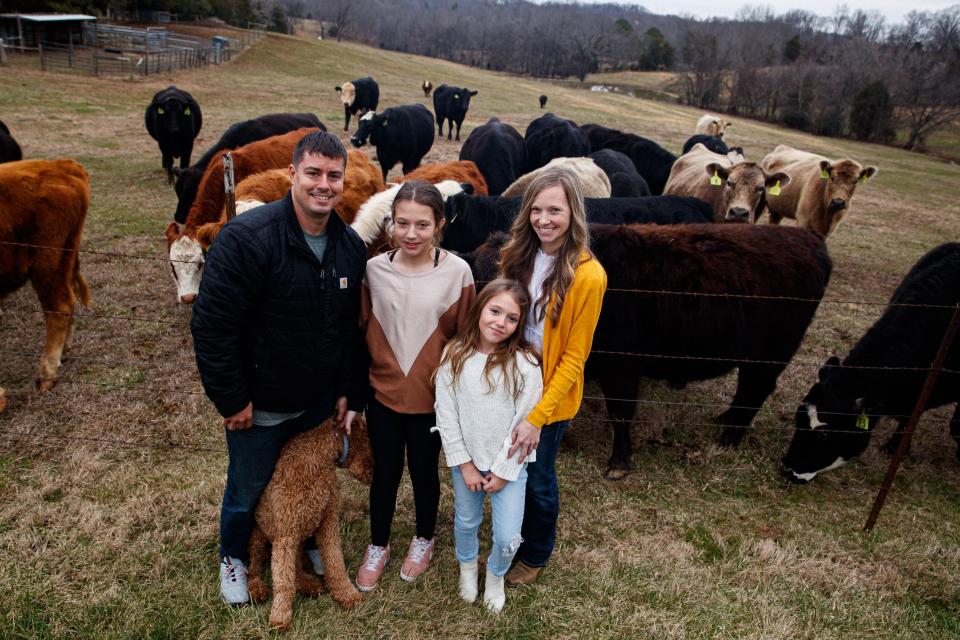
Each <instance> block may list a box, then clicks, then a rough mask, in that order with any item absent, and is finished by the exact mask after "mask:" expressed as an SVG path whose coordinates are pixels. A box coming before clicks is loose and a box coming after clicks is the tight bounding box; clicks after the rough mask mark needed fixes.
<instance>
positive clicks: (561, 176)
mask: <svg viewBox="0 0 960 640" xmlns="http://www.w3.org/2000/svg"><path fill="white" fill-rule="evenodd" d="M556 185H560V186H561V187H563V193H564V195H566V197H567V206H569V208H570V228H569V229H568V230H567V236H566V238H564V240H563V244H562V245H560V249H559V250H558V251H557V255H556V260H555V262H554V266H553V271H551V272H550V274H549V275H548V276H547V279H546V280H545V281H544V283H543V292H542V293H541V294H540V297H539V298H537V299H536V300H535V301H534V302H533V304H534V310H535V316H536V318H537V319H538V320H540V319H543V318H544V317H545V316H546V315H547V310H548V306H549V305H550V300H551V299H553V300H554V303H553V307H552V308H550V309H549V312H550V313H549V317H550V322H551V323H552V324H553V325H556V324H557V319H558V318H559V317H560V311H562V310H563V302H564V300H565V299H566V297H567V292H568V291H569V290H570V287H571V286H572V285H573V276H574V272H575V271H576V270H577V267H578V266H579V265H580V264H581V262H583V260H582V259H581V255H582V254H583V253H584V252H586V253H587V254H588V255H591V256H592V254H590V233H589V231H588V229H587V209H586V206H585V205H584V202H583V192H582V190H581V189H580V179H579V178H577V176H576V175H575V174H573V173H571V172H570V171H568V170H566V169H555V170H551V171H547V172H545V173H543V174H542V175H540V176H538V177H536V178H534V180H533V181H531V182H530V185H529V186H528V187H527V190H526V192H525V193H524V194H523V201H522V203H521V205H520V213H519V214H517V217H516V219H515V220H514V221H513V226H512V227H511V228H510V240H509V241H508V242H507V244H506V245H504V247H503V251H502V252H501V253H500V275H501V276H502V277H504V278H511V279H513V280H517V281H519V282H521V283H522V284H523V286H524V287H529V286H530V277H531V276H532V275H533V263H534V260H535V258H536V256H537V249H539V248H540V238H538V237H537V234H536V232H534V230H533V225H532V224H531V223H530V209H531V208H532V207H533V201H534V200H536V198H537V196H538V195H540V192H541V191H543V190H544V189H548V188H550V187H553V186H556Z"/></svg>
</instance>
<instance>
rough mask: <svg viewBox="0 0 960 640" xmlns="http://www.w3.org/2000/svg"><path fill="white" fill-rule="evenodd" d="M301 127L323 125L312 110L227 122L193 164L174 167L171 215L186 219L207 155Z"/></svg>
mask: <svg viewBox="0 0 960 640" xmlns="http://www.w3.org/2000/svg"><path fill="white" fill-rule="evenodd" d="M303 127H317V128H319V129H320V130H322V131H326V130H327V128H326V127H325V126H323V123H322V122H320V120H319V119H318V118H317V116H315V115H313V114H312V113H270V114H267V115H265V116H260V117H259V118H253V119H252V120H244V121H243V122H237V123H234V124H232V125H230V128H228V129H227V130H226V131H225V132H224V133H223V135H222V136H220V139H219V140H217V143H216V144H215V145H213V146H212V147H210V148H209V149H207V150H206V152H205V153H204V154H203V155H202V156H200V159H199V160H197V162H196V163H195V164H193V165H192V166H190V167H187V168H186V169H179V170H178V169H176V168H175V169H174V170H173V173H174V174H175V175H176V176H177V182H176V183H175V184H174V186H173V188H174V189H176V191H177V210H176V212H175V213H174V214H173V219H174V220H176V221H177V222H179V223H180V224H183V223H185V222H186V221H187V213H189V211H190V207H191V206H193V201H194V200H195V199H196V197H197V187H198V186H200V179H201V178H203V173H204V172H205V171H206V170H207V165H208V164H210V159H211V158H213V156H215V155H217V152H219V151H222V150H223V149H236V148H238V147H242V146H243V145H245V144H250V143H251V142H256V141H257V140H263V139H265V138H269V137H271V136H276V135H280V134H281V133H287V132H289V131H294V130H296V129H302V128H303Z"/></svg>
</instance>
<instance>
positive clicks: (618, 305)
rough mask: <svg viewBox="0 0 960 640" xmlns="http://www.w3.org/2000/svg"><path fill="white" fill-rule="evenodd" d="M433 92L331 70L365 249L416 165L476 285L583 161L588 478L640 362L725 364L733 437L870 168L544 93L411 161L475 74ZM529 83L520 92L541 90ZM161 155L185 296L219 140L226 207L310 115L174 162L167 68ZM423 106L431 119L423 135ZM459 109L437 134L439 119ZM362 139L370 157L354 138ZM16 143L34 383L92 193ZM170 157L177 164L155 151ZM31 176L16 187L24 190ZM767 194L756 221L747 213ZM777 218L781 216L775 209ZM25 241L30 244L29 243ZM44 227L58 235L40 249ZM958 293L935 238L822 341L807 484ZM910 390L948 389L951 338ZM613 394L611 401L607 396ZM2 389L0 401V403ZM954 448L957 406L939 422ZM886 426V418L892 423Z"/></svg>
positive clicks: (955, 271)
mask: <svg viewBox="0 0 960 640" xmlns="http://www.w3.org/2000/svg"><path fill="white" fill-rule="evenodd" d="M420 89H422V90H423V93H424V97H425V98H426V97H428V96H430V95H431V93H432V96H433V98H432V100H433V107H434V112H433V113H432V114H431V113H430V111H429V110H428V109H427V108H426V107H424V106H423V105H422V104H408V105H396V106H391V107H389V108H386V109H383V110H382V111H377V109H378V106H379V97H380V91H379V87H378V85H377V83H376V81H375V80H374V79H373V78H371V77H365V78H359V79H356V80H352V81H350V82H344V83H343V84H341V85H340V86H338V87H336V91H337V92H338V93H339V97H340V100H341V102H342V104H343V108H344V131H347V130H349V125H350V118H351V116H357V117H358V125H357V130H356V133H355V134H354V135H353V136H352V137H351V138H350V141H351V142H352V144H353V145H354V146H355V147H357V149H353V150H351V151H350V153H349V161H348V164H347V172H346V176H345V189H344V196H343V201H342V204H341V205H340V207H339V209H338V213H339V214H340V215H341V217H343V218H344V220H345V221H346V222H347V223H348V224H351V226H353V227H354V229H355V230H357V232H358V233H359V234H360V236H361V238H363V240H364V242H366V243H367V246H368V248H369V251H370V254H371V255H373V254H375V253H377V252H379V251H380V250H382V249H383V247H384V246H385V244H386V239H387V237H388V232H389V224H390V215H389V211H390V204H391V202H392V200H393V197H394V195H395V193H396V191H397V189H398V185H396V184H391V183H389V182H387V175H388V173H389V172H390V170H391V169H392V168H393V167H394V166H395V165H396V164H397V163H400V164H401V166H402V173H403V175H402V176H401V177H399V178H397V179H395V180H394V182H395V183H399V182H403V181H405V180H409V179H415V178H416V179H425V180H429V181H430V182H433V183H435V184H438V185H439V187H440V189H441V192H442V193H443V195H444V198H445V200H446V205H445V206H446V211H445V216H446V225H445V230H444V236H443V240H442V244H443V246H444V247H445V248H447V249H449V250H451V251H456V252H458V253H460V254H461V255H462V256H463V257H464V258H465V259H466V260H467V261H468V263H469V264H470V265H471V267H472V268H473V270H474V274H475V277H476V280H477V281H478V283H481V284H482V283H483V282H484V281H487V280H490V279H491V278H493V277H495V276H496V272H497V260H498V256H499V250H500V248H501V247H502V245H503V243H504V241H505V234H504V232H505V231H506V230H508V229H509V228H510V225H511V223H512V221H513V220H514V218H515V217H516V216H517V214H518V211H519V208H520V197H521V196H522V195H523V191H524V189H525V187H526V185H527V184H528V183H529V182H530V180H531V179H532V177H533V176H535V175H537V174H538V173H540V172H543V171H548V170H550V169H551V168H552V167H563V168H566V169H567V170H569V171H572V172H573V173H575V174H576V175H577V176H578V178H579V179H580V181H581V183H582V185H583V190H584V194H585V196H586V197H587V200H586V209H587V216H588V220H589V223H590V233H591V246H592V249H593V251H594V253H595V254H596V256H597V258H598V259H599V260H600V262H601V264H603V265H604V267H605V268H606V270H607V273H608V276H609V290H608V292H607V294H606V298H605V300H604V304H603V310H602V313H601V317H600V322H599V325H598V327H597V331H596V335H595V338H594V351H593V354H592V356H591V358H590V360H589V361H588V365H587V375H588V377H589V378H591V379H594V380H596V381H597V382H598V383H599V385H600V387H601V388H602V390H603V393H604V395H605V396H606V397H607V398H608V401H607V412H608V414H609V417H610V418H611V419H612V420H613V421H614V424H615V425H616V426H615V428H614V444H613V451H612V455H611V457H610V460H609V466H608V470H607V477H608V478H611V479H616V478H621V477H624V476H625V475H626V474H627V473H628V471H629V468H630V430H629V429H630V423H631V420H633V419H634V417H635V414H636V411H637V402H636V401H634V400H633V399H635V398H637V395H638V393H639V389H640V381H641V379H643V378H651V379H657V380H663V381H666V382H668V383H669V384H671V385H673V386H675V387H682V386H683V385H685V384H687V383H689V382H692V381H697V380H705V379H710V378H715V377H718V376H721V375H724V374H726V373H728V372H730V371H732V370H734V369H736V371H737V384H736V391H735V394H734V397H733V399H732V401H731V403H730V405H729V407H728V408H727V410H726V411H724V412H723V413H721V414H720V415H719V416H718V417H717V422H718V424H719V425H720V426H721V427H722V428H723V429H722V432H721V434H720V441H721V443H722V444H725V445H736V444H738V443H739V442H740V440H741V439H742V438H743V436H744V433H745V429H746V428H747V427H748V426H749V425H750V423H751V422H752V421H753V419H754V417H755V416H756V414H757V412H758V411H759V410H760V408H761V407H762V406H763V404H764V402H765V401H766V400H767V398H768V397H769V396H770V394H771V393H772V392H773V391H774V389H775V388H776V384H777V379H778V377H779V375H780V373H781V372H782V371H783V370H784V368H785V367H786V366H787V365H788V364H789V363H790V361H791V359H792V358H793V356H794V354H795V352H796V350H797V348H798V347H799V345H800V343H801V341H802V340H803V338H804V335H805V334H806V331H807V328H808V327H809V325H810V322H811V321H812V319H813V316H814V314H815V312H816V310H817V308H818V305H819V303H820V301H821V299H822V298H823V295H824V293H825V291H826V288H827V285H828V282H829V279H830V274H831V271H832V269H833V267H834V265H833V263H832V261H831V259H830V256H829V254H828V253H827V247H826V239H827V237H828V236H829V235H830V234H831V233H832V232H833V231H834V230H835V229H836V227H837V225H838V224H839V222H840V221H841V220H842V219H843V217H844V216H845V215H847V214H848V213H849V211H850V208H851V202H852V198H853V194H854V190H855V188H856V186H857V185H858V184H859V183H863V182H866V181H867V180H868V179H870V178H871V177H872V176H873V175H875V174H876V172H877V169H876V167H873V166H866V167H864V166H862V165H861V164H859V163H858V162H856V161H854V160H851V159H837V160H832V159H829V158H826V157H824V156H821V155H818V154H815V153H811V152H808V151H803V150H800V149H794V148H792V147H787V146H785V145H780V146H778V147H777V148H776V149H774V150H773V151H772V152H770V153H769V154H767V155H766V156H764V157H762V158H761V159H759V161H747V160H746V159H745V157H744V155H745V154H744V152H743V149H742V148H741V147H728V146H727V140H726V138H725V133H726V130H727V129H728V128H729V127H730V123H729V122H727V121H726V120H725V119H723V118H720V117H717V116H713V115H709V114H708V115H705V116H703V118H701V119H700V120H699V122H698V123H697V124H696V126H695V127H692V129H693V131H692V132H691V133H692V134H693V135H692V136H691V138H690V139H689V140H688V141H687V143H686V144H685V145H684V146H683V153H682V154H681V155H680V156H676V155H674V154H673V153H672V152H670V151H668V150H667V149H665V148H663V147H662V146H660V145H659V144H658V143H657V142H655V141H653V140H650V139H647V138H643V137H641V136H639V135H637V134H634V133H630V132H625V131H619V130H616V129H612V128H609V127H606V126H602V125H599V124H584V125H578V124H577V123H575V122H573V121H571V120H569V119H566V118H562V117H559V116H557V115H555V114H553V113H545V114H543V115H541V116H540V117H538V118H536V119H534V120H533V121H532V122H530V123H529V125H528V126H527V127H526V130H525V132H524V134H523V135H521V134H520V132H519V131H518V130H517V129H515V128H514V127H513V126H511V125H509V124H506V123H504V122H502V121H501V120H500V119H499V118H497V117H490V118H489V119H488V120H487V121H486V122H485V123H484V124H482V125H480V126H477V127H476V128H474V129H473V130H472V131H471V132H470V134H469V135H468V136H467V138H466V140H465V141H464V142H463V145H462V147H461V148H460V152H459V160H458V161H456V162H448V163H441V164H431V165H423V166H421V161H422V159H423V157H424V156H425V155H426V154H427V152H428V151H429V150H430V149H431V147H432V146H433V144H434V141H435V138H436V137H439V138H441V139H442V137H443V126H444V123H447V139H448V140H451V139H455V140H457V141H459V140H460V128H461V125H462V124H463V121H464V119H465V117H466V115H467V111H468V109H469V107H470V102H471V98H473V97H475V96H477V93H478V92H477V91H475V90H470V89H468V88H466V87H460V86H449V85H447V84H441V85H439V86H438V87H436V88H434V86H433V84H432V83H431V82H430V81H429V80H427V81H424V82H423V84H422V85H421V86H420ZM546 102H547V96H545V95H542V96H540V97H539V105H540V107H541V108H543V107H544V105H545V104H546ZM145 124H146V128H147V131H148V133H149V134H150V135H151V136H152V137H153V138H154V139H155V140H156V141H157V143H158V145H159V147H160V152H161V156H162V162H161V165H162V167H163V169H164V171H165V172H166V174H167V176H168V180H170V181H175V189H176V194H177V198H178V204H177V208H176V211H175V212H174V214H173V216H172V217H173V220H172V221H171V222H170V223H169V224H168V225H167V229H166V235H167V240H168V250H169V269H170V272H171V273H172V275H173V278H174V281H175V282H176V285H177V300H178V302H179V303H185V304H189V303H191V302H193V301H194V300H195V299H196V295H197V291H198V289H199V283H200V279H201V277H202V275H203V261H204V255H205V252H206V249H207V248H208V247H209V246H210V244H211V243H212V242H215V240H216V235H217V232H218V231H219V229H220V228H221V227H222V225H223V224H224V223H225V222H226V220H227V216H226V211H225V206H226V197H225V193H224V177H223V169H222V165H221V162H222V158H223V156H224V154H226V153H227V152H230V153H231V155H232V157H233V161H234V171H235V177H236V183H237V189H236V194H237V196H236V198H237V204H238V206H237V210H238V212H240V213H242V212H243V211H244V210H248V209H249V208H253V207H255V206H258V205H259V204H262V203H264V202H270V201H272V200H276V199H278V198H280V197H282V196H283V195H284V194H285V193H286V192H287V191H288V190H289V188H290V178H289V176H288V175H287V171H286V169H285V168H286V166H287V165H288V164H289V161H290V156H291V153H292V150H293V148H294V146H295V145H296V143H297V142H298V141H299V140H300V139H301V138H302V137H303V136H304V135H306V134H307V133H309V132H311V131H315V130H317V129H322V130H326V127H325V126H324V125H323V124H322V123H321V122H320V121H319V120H318V119H317V117H316V116H315V115H313V114H310V113H274V114H267V115H263V116H260V117H258V118H254V119H251V120H246V121H244V122H238V123H236V124H234V125H232V126H230V127H229V128H228V129H227V130H226V131H225V132H224V133H223V135H222V136H221V137H220V139H219V140H218V141H217V142H216V143H215V144H213V145H212V146H211V147H210V148H209V149H207V150H206V152H205V153H204V154H203V156H201V157H200V159H199V160H197V161H196V163H194V164H192V165H191V164H190V158H191V154H192V150H193V143H194V139H195V138H196V136H197V134H198V132H199V131H200V127H201V124H202V116H201V109H200V105H199V104H198V103H197V101H196V100H195V99H194V98H193V96H191V95H190V94H189V93H187V92H185V91H182V90H180V89H178V88H176V87H175V86H171V87H169V88H167V89H164V90H163V91H160V92H158V93H157V94H156V95H155V96H154V98H153V100H152V101H151V103H150V105H149V106H148V107H147V110H146V114H145ZM434 125H436V134H435V133H434ZM454 126H456V133H455V134H454V132H453V128H454ZM368 142H369V143H370V144H371V145H372V146H373V147H374V148H375V150H376V157H377V160H378V162H379V164H380V167H379V168H376V167H374V165H373V164H372V163H371V162H370V160H369V159H368V158H367V156H366V155H365V154H364V152H362V151H361V150H360V148H361V147H363V145H365V144H366V143H368ZM21 157H22V154H21V151H20V147H19V146H18V144H17V143H16V141H15V140H14V139H13V137H12V136H11V135H10V131H9V130H8V128H7V127H6V126H5V125H3V123H2V122H0V162H3V163H5V164H0V207H2V216H3V220H4V223H5V224H6V223H7V222H10V224H6V226H0V243H2V244H0V296H3V295H5V294H8V293H10V292H11V291H13V290H15V289H16V288H18V287H20V286H22V285H23V284H24V283H26V282H27V281H30V282H31V283H32V284H33V286H34V288H35V289H36V291H37V292H38V295H39V297H40V301H41V305H42V307H43V310H44V311H45V312H46V322H47V343H46V345H45V347H44V350H43V355H42V357H41V363H40V367H39V370H38V372H37V385H38V387H39V388H40V389H41V390H45V389H48V388H50V387H51V386H52V385H53V384H54V382H55V380H56V376H57V369H58V367H59V364H60V357H61V353H62V350H63V348H64V346H65V344H66V343H67V342H68V341H69V336H70V329H71V320H72V313H73V308H74V306H75V303H76V302H78V301H79V302H81V303H83V304H88V303H89V301H90V292H89V289H88V287H87V284H86V281H85V280H84V278H83V276H82V275H81V274H80V266H79V253H78V249H79V246H80V235H81V231H82V226H83V222H84V218H85V216H86V212H87V206H88V202H89V197H90V193H89V186H88V179H87V174H86V172H85V171H84V169H83V167H81V166H80V165H78V164H77V163H75V162H73V161H71V160H55V161H47V160H27V161H23V160H21ZM174 158H179V159H180V167H179V168H177V167H174V166H173V160H174ZM27 185H29V186H30V188H29V189H28V188H26V186H27ZM764 212H769V221H770V223H771V224H765V225H758V224H757V222H758V220H759V219H760V217H761V216H762V214H763V213H764ZM783 218H791V219H793V220H795V221H796V224H795V225H791V226H783V227H781V226H778V225H779V223H780V221H781V220H782V219H783ZM38 247H40V248H38ZM45 247H55V248H56V249H47V248H45ZM958 301H960V244H958V243H950V244H945V245H942V246H940V247H938V248H936V249H934V250H933V251H931V252H930V253H928V254H927V255H926V256H924V257H923V258H921V259H920V261H919V262H918V263H917V264H916V265H915V266H914V267H913V269H912V270H911V271H910V273H909V274H907V276H906V277H905V279H904V280H903V282H902V283H901V284H900V286H899V288H898V289H897V290H896V292H895V293H894V295H893V297H892V299H891V301H890V302H891V305H890V306H889V307H888V308H887V311H886V313H885V314H884V315H883V316H882V317H881V318H880V319H879V320H878V321H877V322H876V324H875V325H874V326H873V327H872V328H871V329H870V330H869V331H868V332H867V333H866V335H864V336H863V338H862V339H861V340H860V341H859V342H858V343H857V344H856V346H855V347H854V348H853V350H852V351H851V352H850V353H849V355H848V356H847V357H846V358H845V359H844V360H843V361H842V362H841V361H840V360H838V359H836V358H832V359H830V360H828V361H827V362H826V364H825V365H824V367H823V369H822V370H821V372H820V376H819V380H818V381H817V382H816V383H815V384H814V385H813V387H812V388H811V389H810V391H809V393H808V394H807V396H806V397H805V398H804V399H803V401H802V403H800V405H799V407H798V409H797V412H796V418H795V423H796V424H795V427H796V431H795V434H794V438H793V441H792V443H791V445H790V447H789V450H788V452H787V454H786V456H785V457H784V459H783V461H782V470H783V472H784V474H785V475H786V476H787V477H788V478H789V479H791V480H793V481H796V482H807V481H809V480H811V479H813V477H815V476H816V475H817V473H819V472H821V471H823V470H826V469H832V468H834V467H836V466H838V465H839V464H842V463H843V462H845V461H846V460H849V459H850V458H852V457H854V456H856V455H858V454H859V453H861V452H862V451H863V450H864V448H865V447H866V446H867V442H868V441H869V438H870V433H871V430H872V428H873V426H874V425H875V423H876V422H877V420H878V419H879V418H880V417H883V416H897V417H899V419H900V420H901V428H902V420H903V418H902V416H904V415H908V414H909V413H910V409H911V405H912V403H913V402H914V401H915V399H916V397H917V395H918V392H919V389H920V386H921V385H922V383H923V377H924V374H923V371H922V370H923V368H925V367H927V366H928V364H929V362H931V361H932V359H933V353H934V351H935V350H936V348H937V346H938V343H939V339H940V337H941V336H942V335H943V334H944V331H945V328H946V325H947V321H948V319H949V310H948V309H947V308H948V307H950V306H954V305H956V304H957V303H958ZM945 366H946V368H947V369H948V371H947V372H945V373H944V374H943V375H942V376H941V378H940V381H939V383H938V385H937V387H936V388H935V390H934V392H933V394H932V396H931V399H930V401H929V403H928V405H927V408H933V407H937V406H940V405H944V404H947V403H951V402H956V401H957V400H960V379H958V375H960V374H957V373H955V371H957V370H958V369H960V348H958V347H953V348H952V350H951V351H950V354H949V356H948V361H947V363H946V365H945ZM624 400H627V401H624ZM2 402H3V401H2V390H0V410H2V406H3V404H2ZM950 433H951V435H952V437H953V438H954V439H955V440H957V443H958V456H960V409H958V410H957V411H956V412H955V413H954V415H953V418H952V421H951V423H950ZM895 438H896V436H895Z"/></svg>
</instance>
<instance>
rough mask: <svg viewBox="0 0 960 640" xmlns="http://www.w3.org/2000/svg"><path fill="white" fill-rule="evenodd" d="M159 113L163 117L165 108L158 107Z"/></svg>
mask: <svg viewBox="0 0 960 640" xmlns="http://www.w3.org/2000/svg"><path fill="white" fill-rule="evenodd" d="M157 113H159V114H160V115H163V107H157Z"/></svg>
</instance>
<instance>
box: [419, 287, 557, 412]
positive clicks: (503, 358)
mask: <svg viewBox="0 0 960 640" xmlns="http://www.w3.org/2000/svg"><path fill="white" fill-rule="evenodd" d="M504 291H507V292H509V293H510V294H511V295H512V296H513V299H514V300H515V301H516V303H517V306H518V307H520V321H519V322H518V323H517V328H516V330H515V331H514V332H513V335H511V336H510V337H509V338H507V339H506V340H504V341H502V342H500V343H499V344H498V345H497V348H496V350H495V351H494V352H493V353H491V354H490V355H489V356H487V363H486V364H485V365H484V367H483V379H484V382H485V383H486V385H487V390H486V392H485V393H492V392H493V387H494V385H493V370H494V369H495V368H496V367H500V369H501V370H502V371H503V381H504V384H505V387H506V391H507V393H508V394H509V395H511V396H513V399H514V401H516V400H517V398H519V397H520V394H521V393H523V388H524V380H523V376H522V375H520V368H519V367H518V366H517V358H516V354H517V352H518V351H519V352H522V353H523V354H524V355H525V356H526V357H527V359H528V360H529V361H530V363H531V364H534V365H538V364H539V358H537V355H536V352H535V351H534V350H533V347H532V346H531V345H530V343H529V342H527V340H526V338H524V337H523V332H524V327H525V326H526V324H527V314H528V313H529V312H530V294H529V293H527V289H526V287H524V286H523V285H522V284H520V283H519V282H517V281H516V280H507V279H506V278H498V279H497V280H494V281H492V282H490V283H489V284H488V285H487V286H485V287H484V288H483V290H482V291H481V292H480V295H478V296H477V299H476V301H475V302H474V303H473V306H472V307H470V311H469V312H468V313H467V320H466V322H465V323H464V325H463V328H462V329H461V330H460V331H459V332H458V333H457V335H455V336H454V337H453V338H452V339H451V340H450V342H448V343H447V348H446V349H445V350H444V352H443V357H442V358H441V360H440V366H441V367H442V366H443V365H444V364H446V363H450V370H451V372H452V374H453V376H452V377H453V380H452V382H451V385H452V386H456V384H457V381H458V380H459V379H460V374H461V373H463V363H464V362H466V360H467V358H469V357H470V356H472V355H473V354H474V352H476V350H477V345H478V344H479V343H480V314H481V313H482V312H483V308H484V307H485V306H487V303H488V302H490V299H491V298H493V297H494V296H495V295H497V294H499V293H503V292H504ZM438 370H439V367H438ZM434 384H436V373H434Z"/></svg>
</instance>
